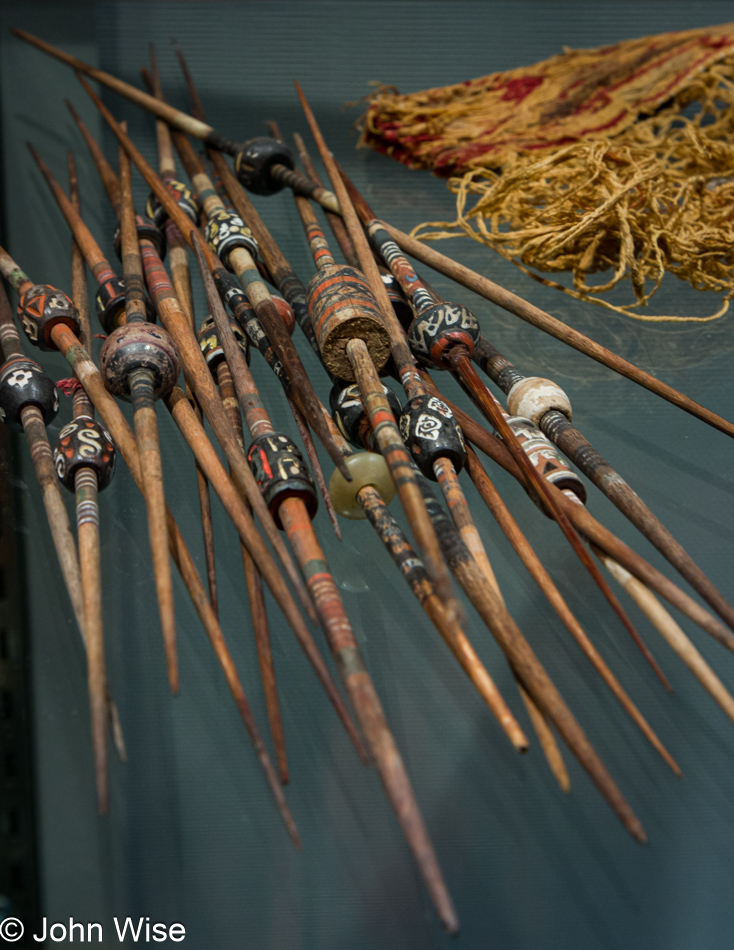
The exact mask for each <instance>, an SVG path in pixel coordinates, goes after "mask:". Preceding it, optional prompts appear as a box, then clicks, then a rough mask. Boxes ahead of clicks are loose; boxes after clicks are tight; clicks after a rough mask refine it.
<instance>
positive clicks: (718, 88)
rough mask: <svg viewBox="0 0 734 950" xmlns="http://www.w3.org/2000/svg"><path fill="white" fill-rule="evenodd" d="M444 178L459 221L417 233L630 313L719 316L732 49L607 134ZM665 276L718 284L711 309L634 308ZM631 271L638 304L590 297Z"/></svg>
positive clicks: (732, 139)
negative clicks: (564, 278) (469, 245)
mask: <svg viewBox="0 0 734 950" xmlns="http://www.w3.org/2000/svg"><path fill="white" fill-rule="evenodd" d="M694 103H696V104H697V105H698V108H697V109H696V110H695V114H694V115H690V112H691V107H692V105H693V104H694ZM683 110H686V114H684V111H683ZM448 185H449V188H450V189H451V190H452V191H453V192H454V193H455V194H456V212H457V213H456V219H455V220H454V221H434V222H426V223H424V224H421V225H419V226H418V227H416V228H414V229H413V231H412V232H411V233H412V234H413V235H414V236H415V237H418V238H420V239H421V240H444V239H446V238H452V237H458V236H461V235H467V236H469V237H471V238H472V239H473V240H475V241H478V242H480V243H481V244H485V245H487V246H489V247H491V248H493V249H494V250H495V251H497V252H498V253H499V254H501V255H502V256H503V257H504V258H505V259H506V260H508V261H510V262H511V263H513V264H514V265H515V266H516V267H518V268H519V269H520V270H522V271H523V272H524V273H526V274H528V275H529V276H531V277H533V279H535V280H537V281H539V282H540V283H541V284H544V285H545V286H548V287H553V288H555V289H557V290H561V291H562V292H563V293H566V294H569V295H570V296H571V297H575V298H576V299H578V300H583V301H589V302H591V303H595V304H598V305H600V306H602V307H605V308H607V309H608V310H612V311H614V312H615V313H620V314H624V315H625V316H628V317H632V318H633V319H635V320H643V321H647V322H666V321H669V322H676V323H706V322H709V321H711V320H718V319H720V318H721V317H722V316H723V315H724V314H725V313H726V312H727V310H728V308H729V301H730V300H731V298H732V296H734V276H733V272H732V266H733V265H734V57H728V58H726V59H723V60H720V61H719V62H717V63H715V64H713V65H712V66H710V67H709V68H707V69H706V70H705V71H704V72H702V73H701V74H699V75H698V76H697V77H696V78H695V80H694V81H693V82H692V83H691V84H690V85H689V86H687V87H686V88H685V89H684V90H683V91H681V92H680V93H679V94H678V95H677V96H676V97H675V98H674V99H673V101H672V102H671V104H670V105H669V106H667V107H666V108H665V109H663V110H661V111H660V112H658V113H657V114H656V115H654V116H652V117H649V118H643V119H641V120H639V121H638V122H637V123H635V124H634V125H633V126H631V127H629V128H627V129H626V130H624V131H623V132H621V133H620V134H618V135H615V136H614V137H613V138H607V139H599V138H595V139H594V140H589V141H584V140H581V141H579V142H577V143H574V144H572V145H569V146H567V147H565V148H562V149H561V150H559V151H557V152H555V153H553V154H547V153H546V154H545V155H544V157H542V158H538V156H537V154H535V155H530V154H527V153H525V154H519V155H517V156H516V158H515V159H514V161H513V162H512V163H509V164H507V165H505V167H504V168H503V170H502V171H501V172H495V171H493V170H491V169H489V168H474V169H471V170H469V171H467V172H466V173H465V174H463V175H461V176H460V177H454V178H451V179H449V182H448ZM609 270H612V271H613V276H612V277H611V279H609V280H606V281H604V282H602V283H599V284H596V285H589V284H588V283H587V276H588V275H589V274H593V273H603V272H605V271H609ZM562 271H570V272H571V274H572V277H573V287H572V288H571V287H564V286H562V285H561V284H559V283H557V282H556V281H553V280H550V279H548V278H546V277H543V276H541V274H542V273H543V272H546V273H547V272H562ZM538 272H540V273H538ZM665 273H671V274H674V275H675V276H676V277H678V278H679V279H680V280H683V281H686V282H687V283H688V284H690V285H691V286H692V287H694V288H695V289H696V290H703V291H715V292H719V293H724V298H723V302H722V304H721V306H720V307H719V308H718V309H717V310H716V312H715V313H713V314H711V315H710V316H707V317H695V316H683V317H681V316H648V315H645V314H641V313H639V312H635V310H636V309H639V308H645V307H647V305H648V303H649V302H650V300H651V299H652V297H653V296H654V295H655V294H656V293H657V291H658V289H659V288H660V284H661V281H662V278H663V275H664V274H665ZM627 280H629V281H630V283H631V285H632V289H633V291H634V295H635V302H633V303H629V304H626V305H623V306H617V305H615V304H612V303H610V302H609V301H607V300H603V299H602V298H600V297H598V296H596V295H597V294H603V293H608V292H609V291H611V290H612V289H613V288H614V287H616V286H618V285H619V284H620V283H622V282H623V281H627Z"/></svg>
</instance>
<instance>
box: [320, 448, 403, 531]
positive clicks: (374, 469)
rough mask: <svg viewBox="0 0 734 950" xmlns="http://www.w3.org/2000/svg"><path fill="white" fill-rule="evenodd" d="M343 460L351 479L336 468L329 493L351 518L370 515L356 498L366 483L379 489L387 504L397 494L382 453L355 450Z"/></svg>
mask: <svg viewBox="0 0 734 950" xmlns="http://www.w3.org/2000/svg"><path fill="white" fill-rule="evenodd" d="M344 461H345V462H346V463H347V468H348V469H349V474H350V475H351V476H352V480H351V482H348V481H347V480H346V479H345V478H344V476H343V475H342V474H341V472H340V471H339V469H334V472H333V474H332V476H331V479H330V480H329V494H330V495H331V500H332V502H333V504H334V509H335V511H336V513H337V514H338V515H341V516H342V518H349V519H350V520H351V521H361V520H363V519H364V518H366V517H367V516H366V515H365V513H364V510H363V509H362V506H361V505H360V503H359V500H358V499H357V495H358V493H359V491H360V490H361V489H362V488H366V487H367V485H371V486H372V487H373V488H375V489H377V491H378V492H379V493H380V495H381V497H382V500H383V501H384V502H385V504H386V505H389V504H390V502H391V501H392V500H393V498H394V497H395V482H393V480H392V476H391V475H390V469H389V468H388V467H387V463H386V462H385V459H384V458H383V457H382V456H381V455H378V454H377V453H376V452H355V453H354V455H349V456H347V458H345V459H344Z"/></svg>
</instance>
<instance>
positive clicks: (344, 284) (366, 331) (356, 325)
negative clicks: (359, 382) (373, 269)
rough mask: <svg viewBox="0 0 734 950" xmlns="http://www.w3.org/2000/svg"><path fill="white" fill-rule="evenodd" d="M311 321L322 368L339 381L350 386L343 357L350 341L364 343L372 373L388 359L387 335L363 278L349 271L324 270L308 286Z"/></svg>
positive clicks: (344, 268)
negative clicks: (347, 382)
mask: <svg viewBox="0 0 734 950" xmlns="http://www.w3.org/2000/svg"><path fill="white" fill-rule="evenodd" d="M306 291H307V295H308V313H309V316H310V317H311V323H312V324H313V328H314V331H315V333H316V339H317V340H318V343H319V349H320V350H321V356H322V359H323V361H324V364H325V366H326V368H327V369H328V370H329V372H330V373H333V374H334V376H337V377H339V379H345V380H348V381H349V382H354V381H355V380H354V370H353V368H352V364H351V362H350V359H349V356H348V355H347V344H348V343H349V341H350V340H354V339H358V340H362V341H364V343H365V345H366V347H367V350H368V351H369V354H370V357H371V359H372V362H373V364H374V366H375V369H376V370H377V371H378V372H379V371H380V370H381V369H383V368H384V366H385V364H386V363H387V361H388V359H389V357H390V334H389V333H388V331H387V328H386V327H385V324H384V322H383V319H382V316H381V314H380V308H379V305H378V303H377V300H376V299H375V296H374V294H373V293H372V290H371V289H370V285H369V284H368V282H367V280H366V278H365V277H364V276H363V275H362V274H361V273H360V272H359V271H358V270H355V269H354V268H353V267H348V266H346V265H344V266H338V265H334V266H328V267H325V268H324V269H323V270H320V271H318V272H317V273H316V274H314V276H313V277H312V278H311V280H310V281H309V282H308V287H307V288H306Z"/></svg>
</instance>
